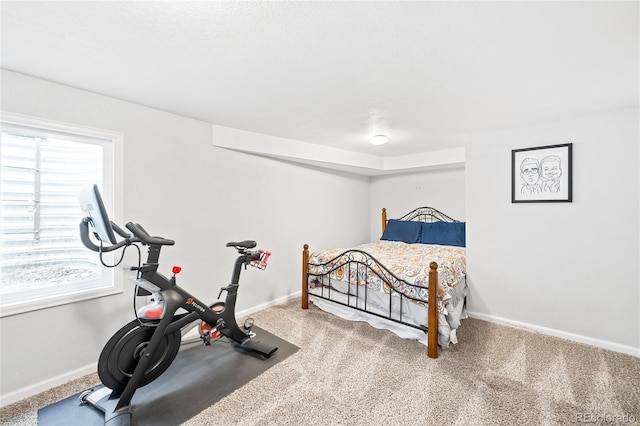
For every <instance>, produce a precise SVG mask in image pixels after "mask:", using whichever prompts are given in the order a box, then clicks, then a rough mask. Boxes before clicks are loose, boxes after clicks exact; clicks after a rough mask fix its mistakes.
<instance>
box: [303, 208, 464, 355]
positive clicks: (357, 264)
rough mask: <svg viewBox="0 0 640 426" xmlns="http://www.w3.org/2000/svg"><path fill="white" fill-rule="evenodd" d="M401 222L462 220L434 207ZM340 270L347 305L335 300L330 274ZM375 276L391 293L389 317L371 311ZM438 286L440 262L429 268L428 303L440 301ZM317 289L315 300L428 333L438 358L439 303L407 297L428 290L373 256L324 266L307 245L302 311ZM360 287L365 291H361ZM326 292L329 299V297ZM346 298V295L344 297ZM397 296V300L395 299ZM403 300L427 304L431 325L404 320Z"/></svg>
mask: <svg viewBox="0 0 640 426" xmlns="http://www.w3.org/2000/svg"><path fill="white" fill-rule="evenodd" d="M398 220H407V221H409V220H413V221H418V222H427V223H433V222H459V221H458V220H455V219H452V218H451V217H449V216H447V215H446V214H444V213H442V212H440V211H438V210H436V209H434V208H433V207H418V208H417V209H414V210H412V211H411V212H409V213H407V214H405V215H404V216H402V217H400V219H398ZM386 226H387V210H386V209H382V232H383V233H384V230H385V228H386ZM318 267H319V268H320V269H323V272H322V273H317V272H312V271H311V269H312V268H313V269H318ZM340 268H346V270H347V271H348V273H347V274H345V275H346V276H347V277H348V291H347V293H346V295H347V303H343V302H340V301H336V300H333V299H331V292H332V291H338V290H336V289H335V288H333V286H332V285H331V276H330V274H331V273H332V272H334V271H336V270H338V269H340ZM354 268H355V271H356V273H355V277H356V283H355V284H354V283H352V282H351V277H352V272H353V270H354ZM372 275H375V276H377V277H378V278H380V279H381V280H382V281H383V282H384V284H385V285H386V288H388V289H389V290H390V291H389V308H388V316H385V315H381V314H379V313H376V312H372V311H371V310H369V309H368V308H367V292H368V285H367V283H368V282H367V279H368V278H367V277H368V276H372ZM361 277H363V278H364V282H365V285H364V286H362V285H359V283H360V282H361V281H360V278H361ZM437 283H438V264H437V263H436V262H431V263H430V264H429V280H428V299H429V300H432V301H433V300H437V297H438V296H437ZM316 285H320V286H321V293H320V294H316V293H311V295H312V296H314V297H318V298H321V299H324V300H328V301H330V302H332V303H336V304H339V305H342V306H346V307H348V308H351V309H355V310H358V311H361V312H366V313H367V314H370V315H375V316H377V317H380V318H384V319H387V320H390V321H393V322H396V323H399V324H403V325H405V326H409V327H413V328H416V329H419V330H422V331H424V332H425V333H427V355H428V356H429V357H430V358H437V357H438V308H437V303H427V302H426V301H425V300H424V299H421V298H419V297H413V296H409V295H407V294H406V292H404V291H401V290H399V288H401V287H404V288H408V289H416V291H413V292H412V291H411V290H410V291H409V293H410V294H411V293H413V294H417V293H418V291H417V290H418V289H419V290H424V287H422V286H418V285H414V284H410V283H408V282H406V281H404V280H402V279H400V278H398V277H397V276H395V275H394V274H393V273H392V272H391V271H390V270H389V269H388V268H387V267H386V266H384V265H383V264H381V263H380V262H379V261H378V260H377V259H375V258H374V257H373V256H371V255H370V254H369V253H366V252H364V251H362V250H357V249H352V250H346V251H344V252H342V253H341V254H339V255H337V256H335V257H334V258H332V259H330V260H328V261H326V262H324V263H317V264H316V263H309V245H308V244H305V245H304V247H303V251H302V309H308V308H309V294H310V293H309V289H310V288H315V286H316ZM360 287H363V289H362V290H361V289H360ZM352 288H354V289H355V292H356V293H355V295H354V294H352V292H351V289H352ZM325 289H326V295H325ZM360 291H364V292H365V294H364V306H358V304H357V300H358V297H359V295H360ZM343 294H344V293H343ZM394 295H395V296H394ZM351 297H355V298H356V305H355V306H354V305H351V304H350V300H351ZM393 297H399V300H400V303H399V306H400V308H399V312H395V314H396V315H395V316H394V312H393V309H392V301H393ZM403 300H413V301H416V302H423V303H426V305H427V312H428V315H427V324H426V326H425V325H415V324H412V323H408V322H406V321H405V320H404V319H403V312H402V301H403Z"/></svg>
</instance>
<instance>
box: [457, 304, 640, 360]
mask: <svg viewBox="0 0 640 426" xmlns="http://www.w3.org/2000/svg"><path fill="white" fill-rule="evenodd" d="M468 314H469V316H470V317H473V318H477V319H481V320H485V321H489V322H494V323H496V324H502V325H507V326H511V327H515V328H520V329H524V330H529V331H535V332H537V333H540V334H545V335H547V336H553V337H559V338H561V339H565V340H571V341H572V342H578V343H584V344H587V345H591V346H596V347H598V348H602V349H607V350H610V351H614V352H620V353H623V354H627V355H632V356H635V357H638V358H640V348H634V347H633V346H627V345H621V344H619V343H614V342H609V341H606V340H600V339H596V338H593V337H587V336H582V335H580V334H574V333H569V332H567V331H562V330H555V329H553V328H547V327H542V326H539V325H533V324H529V323H526V322H520V321H514V320H510V319H507V318H502V317H497V316H494V315H486V314H480V313H478V312H468Z"/></svg>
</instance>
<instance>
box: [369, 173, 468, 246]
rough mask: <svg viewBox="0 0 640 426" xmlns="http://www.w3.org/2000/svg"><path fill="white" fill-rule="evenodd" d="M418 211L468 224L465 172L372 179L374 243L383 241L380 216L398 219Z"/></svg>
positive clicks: (371, 215)
mask: <svg viewBox="0 0 640 426" xmlns="http://www.w3.org/2000/svg"><path fill="white" fill-rule="evenodd" d="M416 207H433V208H435V209H438V210H440V211H441V212H442V213H444V214H446V215H449V216H451V217H452V218H454V219H457V220H461V221H464V220H465V169H464V168H461V167H458V168H451V169H442V170H432V171H427V172H417V173H406V174H398V175H390V176H377V177H373V178H371V209H370V221H371V230H370V232H371V234H370V236H371V241H374V240H378V239H380V236H381V235H382V223H381V222H382V221H381V218H380V214H381V213H380V212H381V210H382V208H386V209H387V218H388V219H395V218H399V217H401V216H402V215H404V214H406V213H409V212H410V211H411V210H413V209H415V208H416Z"/></svg>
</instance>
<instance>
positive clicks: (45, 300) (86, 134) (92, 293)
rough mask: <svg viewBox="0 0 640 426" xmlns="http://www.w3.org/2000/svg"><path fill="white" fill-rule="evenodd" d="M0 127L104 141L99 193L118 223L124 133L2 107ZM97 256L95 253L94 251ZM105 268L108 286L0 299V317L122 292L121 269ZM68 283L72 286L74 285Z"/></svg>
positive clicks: (83, 139)
mask: <svg viewBox="0 0 640 426" xmlns="http://www.w3.org/2000/svg"><path fill="white" fill-rule="evenodd" d="M0 127H2V130H4V129H5V128H6V129H11V130H20V129H21V128H22V129H28V131H29V133H30V134H32V135H33V134H38V133H39V134H41V135H48V136H52V135H56V136H58V137H62V138H66V139H68V140H74V141H80V142H83V143H90V142H87V140H86V139H87V138H89V139H94V140H102V141H104V142H103V143H102V144H101V145H102V146H103V166H102V167H103V182H102V187H101V194H102V196H103V199H104V202H105V205H106V208H107V211H108V212H109V215H110V216H111V219H112V220H113V221H114V222H120V223H121V221H122V217H123V214H122V213H123V207H122V206H123V198H122V194H123V186H124V185H123V179H122V176H123V170H122V164H123V161H122V160H123V144H124V134H123V133H121V132H115V131H111V130H103V129H98V128H93V127H88V126H81V125H76V124H69V123H63V122H58V121H53V120H48V119H43V118H39V117H33V116H27V115H22V114H16V113H11V112H5V111H2V112H0ZM78 208H79V207H78ZM96 256H98V254H97V253H96ZM105 272H106V273H107V274H109V275H110V276H111V285H110V286H108V287H99V288H91V289H87V290H79V289H75V290H71V292H65V293H61V294H49V292H47V291H45V292H43V293H44V294H43V295H42V297H37V298H36V297H34V298H32V299H30V300H28V301H21V302H15V303H12V304H8V305H6V306H4V305H2V303H1V301H0V318H3V317H7V316H11V315H18V314H22V313H26V312H31V311H36V310H41V309H45V308H51V307H54V306H61V305H66V304H70V303H76V302H81V301H84V300H89V299H95V298H98V297H105V296H111V295H115V294H120V293H122V292H123V291H124V290H123V288H124V275H125V272H124V270H123V269H122V268H120V267H116V268H109V270H107V271H105ZM69 287H73V285H71V286H69ZM76 287H77V285H76Z"/></svg>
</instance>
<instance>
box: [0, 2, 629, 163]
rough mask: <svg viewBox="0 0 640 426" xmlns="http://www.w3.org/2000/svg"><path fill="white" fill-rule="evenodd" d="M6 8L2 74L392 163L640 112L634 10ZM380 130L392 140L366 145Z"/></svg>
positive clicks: (514, 6)
mask: <svg viewBox="0 0 640 426" xmlns="http://www.w3.org/2000/svg"><path fill="white" fill-rule="evenodd" d="M0 7H1V13H2V22H1V24H2V28H1V31H2V32H1V37H2V40H1V41H2V67H3V68H5V69H9V70H13V71H17V72H21V73H25V74H29V75H33V76H36V77H40V78H44V79H48V80H52V81H56V82H60V83H63V84H67V85H70V86H74V87H78V88H81V89H85V90H89V91H92V92H96V93H101V94H104V95H108V96H113V97H116V98H119V99H123V100H127V101H131V102H135V103H138V104H142V105H146V106H150V107H153V108H157V109H160V110H165V111H170V112H174V113H176V114H180V115H184V116H188V117H193V118H196V119H199V120H204V121H207V122H210V123H214V124H217V125H220V126H225V127H232V128H236V129H242V130H247V131H251V132H257V133H264V134H268V135H273V136H278V137H282V138H287V139H293V140H298V141H303V142H308V143H314V144H320V145H325V146H328V147H333V148H340V149H344V150H349V151H353V152H356V153H361V154H368V155H374V156H380V157H385V158H386V157H394V156H407V155H410V154H416V153H424V152H430V151H439V150H447V149H452V148H456V147H461V146H463V145H464V141H463V136H464V134H465V133H470V132H478V131H485V130H491V129H500V128H508V127H512V126H517V125H525V124H531V123H535V122H539V121H544V120H550V119H555V118H562V117H568V116H571V115H576V114H581V113H586V112H591V111H596V110H603V109H609V108H616V107H626V106H633V105H638V87H639V86H638V73H639V66H638V62H639V52H638V36H639V33H638V2H580V1H572V2H522V1H520V2H518V1H514V2H192V1H174V2H111V1H109V2H102V1H87V2H55V1H48V2H14V1H2V2H1V5H0ZM376 133H386V134H388V135H389V136H390V138H391V142H390V143H389V144H387V145H385V146H377V147H374V146H370V145H369V144H367V143H366V140H367V138H368V137H369V136H371V135H373V134H376Z"/></svg>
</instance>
